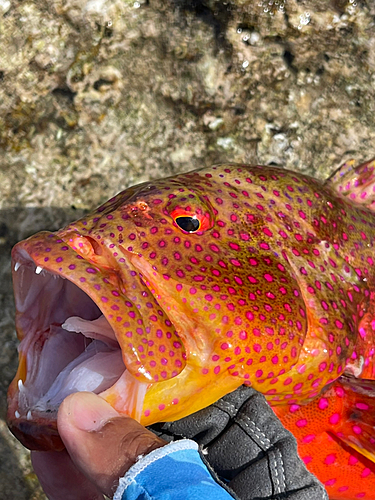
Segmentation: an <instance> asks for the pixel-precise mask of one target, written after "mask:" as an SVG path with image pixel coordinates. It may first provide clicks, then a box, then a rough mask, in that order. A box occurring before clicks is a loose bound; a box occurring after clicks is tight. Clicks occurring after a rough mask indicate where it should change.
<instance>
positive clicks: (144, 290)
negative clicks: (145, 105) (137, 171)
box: [8, 165, 306, 449]
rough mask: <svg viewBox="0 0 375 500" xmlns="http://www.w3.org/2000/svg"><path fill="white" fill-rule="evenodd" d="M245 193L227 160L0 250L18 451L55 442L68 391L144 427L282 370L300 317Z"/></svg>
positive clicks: (292, 352)
mask: <svg viewBox="0 0 375 500" xmlns="http://www.w3.org/2000/svg"><path fill="white" fill-rule="evenodd" d="M252 190H254V186H253V184H252V181H251V179H250V177H249V176H248V173H247V170H246V169H245V168H240V167H239V166H230V165H229V166H217V167H212V168H211V169H205V170H201V171H194V172H191V173H188V174H181V175H178V176H176V177H173V178H167V179H164V180H160V181H154V182H148V183H144V184H141V185H139V186H136V187H132V188H130V189H128V190H126V191H124V192H122V193H120V194H118V195H117V196H115V197H114V198H112V199H111V200H109V201H108V202H107V203H105V204H104V205H102V206H101V207H99V208H98V209H97V210H96V211H95V212H93V213H92V214H90V215H88V216H86V217H84V218H82V219H80V220H78V221H76V222H74V223H72V224H70V225H69V226H67V227H66V228H64V229H62V230H60V231H58V232H57V233H48V232H42V233H38V234H36V235H35V236H32V237H31V238H29V239H27V240H25V241H23V242H20V243H18V244H17V245H16V246H15V247H14V249H13V253H12V267H13V282H14V293H15V304H16V328H17V334H18V337H19V339H20V346H19V357H20V361H19V368H18V372H17V374H16V377H15V379H14V380H13V382H12V384H11V386H10V388H9V392H8V423H9V426H10V429H11V430H12V432H13V433H14V434H15V435H16V436H17V437H18V438H19V439H20V440H21V442H23V444H25V445H26V446H27V447H29V448H31V449H60V448H61V447H62V446H63V445H62V443H61V441H60V438H59V436H58V432H57V429H56V414H57V410H58V407H59V405H60V403H61V402H62V400H63V399H64V398H65V397H66V396H67V395H68V394H70V393H72V392H77V391H85V390H86V391H87V390H88V391H93V392H95V393H97V394H100V395H101V396H102V397H103V398H104V399H105V400H106V401H108V402H109V403H110V404H111V405H112V406H113V407H114V408H115V409H116V410H118V411H119V412H120V413H125V414H128V415H130V416H132V417H134V418H136V419H138V420H139V421H140V422H141V423H142V424H144V425H149V424H152V423H155V422H160V421H171V420H176V419H179V418H182V417H184V416H186V415H188V414H191V413H193V412H195V411H197V410H199V409H201V408H203V407H206V406H208V405H210V404H211V403H213V402H214V401H216V400H217V399H219V398H220V397H222V396H223V395H225V394H226V393H228V392H230V391H232V390H234V389H236V388H237V387H238V386H239V385H241V384H243V383H247V384H251V383H254V382H256V381H257V380H259V379H262V378H264V377H268V378H269V379H270V378H272V375H273V374H282V373H285V372H286V371H288V370H290V369H291V367H292V366H293V365H294V364H295V362H296V359H297V358H298V354H299V352H300V350H301V347H302V344H303V339H304V335H305V331H306V313H305V310H304V304H303V301H302V299H301V297H298V296H296V293H295V283H293V280H292V278H291V277H290V276H288V277H286V268H285V267H284V265H283V264H282V263H281V262H280V258H279V256H278V255H277V254H276V253H275V252H274V250H273V249H272V248H271V244H270V243H271V240H272V233H271V232H270V231H269V229H267V221H266V213H265V212H264V209H262V210H260V209H259V203H257V202H255V204H258V208H256V206H254V204H253V203H250V201H249V197H250V195H251V192H252ZM249 223H250V225H249ZM250 227H251V230H250ZM260 367H262V369H260Z"/></svg>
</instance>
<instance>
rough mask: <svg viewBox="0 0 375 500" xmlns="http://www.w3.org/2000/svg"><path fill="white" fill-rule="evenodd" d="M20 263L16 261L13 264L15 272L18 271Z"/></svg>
mask: <svg viewBox="0 0 375 500" xmlns="http://www.w3.org/2000/svg"><path fill="white" fill-rule="evenodd" d="M20 265H21V262H16V263H15V264H14V270H15V271H16V272H17V271H18V269H19V268H20Z"/></svg>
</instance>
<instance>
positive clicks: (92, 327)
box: [14, 257, 126, 420]
mask: <svg viewBox="0 0 375 500" xmlns="http://www.w3.org/2000/svg"><path fill="white" fill-rule="evenodd" d="M16 266H17V271H16V273H14V291H15V302H16V307H17V310H18V318H17V321H18V325H19V327H20V328H21V329H22V331H23V332H24V334H25V337H24V338H23V339H22V341H21V343H20V345H19V350H20V351H22V353H23V354H24V356H25V357H26V366H27V373H26V378H25V380H24V382H22V380H19V381H18V389H19V391H18V405H17V410H15V418H16V419H18V418H26V419H27V420H33V419H34V418H35V416H36V415H35V414H39V415H40V414H44V415H46V414H51V413H56V412H57V410H58V407H59V405H60V403H61V402H62V401H63V399H65V397H67V396H68V395H69V394H72V393H74V392H79V391H91V392H94V393H97V394H99V393H101V392H103V391H105V390H106V389H108V388H110V387H111V386H112V385H113V384H114V383H115V382H116V381H117V380H118V379H119V378H120V377H121V375H122V374H123V373H124V371H125V370H126V367H125V365H124V363H123V360H122V353H121V349H120V346H119V344H118V342H117V340H116V337H115V334H114V332H113V330H112V328H111V326H110V324H109V323H108V321H107V320H106V319H105V317H104V316H103V315H102V312H101V311H100V309H99V307H98V306H97V305H96V304H95V302H94V301H93V300H92V299H91V298H90V297H89V296H88V295H87V294H86V293H85V292H84V291H83V290H81V289H80V288H79V287H78V286H77V285H75V284H74V283H72V282H71V281H69V280H67V279H64V278H62V277H60V276H58V275H56V274H53V273H50V272H48V271H46V270H45V269H43V270H42V269H41V268H38V267H37V266H35V264H34V262H33V261H32V260H31V259H30V258H27V257H26V258H25V257H24V258H22V259H20V262H19V263H18V264H16Z"/></svg>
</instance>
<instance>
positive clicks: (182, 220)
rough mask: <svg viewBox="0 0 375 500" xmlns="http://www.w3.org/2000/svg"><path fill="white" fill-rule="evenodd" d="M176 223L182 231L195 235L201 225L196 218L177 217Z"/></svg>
mask: <svg viewBox="0 0 375 500" xmlns="http://www.w3.org/2000/svg"><path fill="white" fill-rule="evenodd" d="M175 222H176V224H177V225H178V227H179V228H180V229H182V230H183V231H186V232H187V233H195V232H196V231H198V229H199V227H200V225H201V224H200V222H199V219H197V218H196V217H186V216H185V217H176V219H175Z"/></svg>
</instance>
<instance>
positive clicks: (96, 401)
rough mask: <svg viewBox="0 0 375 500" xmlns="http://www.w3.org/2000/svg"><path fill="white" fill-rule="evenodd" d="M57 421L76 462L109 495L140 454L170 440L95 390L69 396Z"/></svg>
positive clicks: (110, 495)
mask: <svg viewBox="0 0 375 500" xmlns="http://www.w3.org/2000/svg"><path fill="white" fill-rule="evenodd" d="M57 425H58V429H59V433H60V436H61V438H62V440H63V442H64V444H65V446H66V448H67V450H68V453H69V455H70V457H71V459H72V460H73V462H74V463H75V465H76V466H77V467H78V468H79V469H80V470H81V471H82V472H83V473H84V474H85V476H86V477H88V479H89V480H90V481H91V482H92V483H93V484H94V485H95V486H97V488H98V489H99V490H100V491H102V492H103V493H104V494H106V495H107V496H109V497H111V498H112V496H113V494H114V492H115V490H116V488H117V485H118V480H119V478H120V477H122V476H123V475H124V474H125V472H126V471H127V470H128V469H129V468H130V467H131V466H132V465H133V464H134V463H135V462H136V460H137V457H138V456H139V455H144V454H147V453H149V452H150V451H152V450H154V449H156V448H159V447H160V446H164V445H165V444H167V443H166V442H165V441H163V440H162V439H159V438H158V437H156V436H155V435H154V434H153V433H152V432H150V431H148V430H147V429H145V428H144V427H143V426H142V425H141V424H140V423H138V422H136V421H135V420H133V419H132V418H130V417H128V416H125V415H120V414H119V413H117V411H116V410H114V409H113V408H112V407H111V406H110V405H109V404H108V403H106V402H105V401H104V400H103V399H102V398H101V397H99V396H96V395H95V394H93V393H91V392H78V393H75V394H71V395H70V396H68V397H67V398H66V399H65V400H64V401H63V403H62V404H61V406H60V409H59V413H58V419H57Z"/></svg>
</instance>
